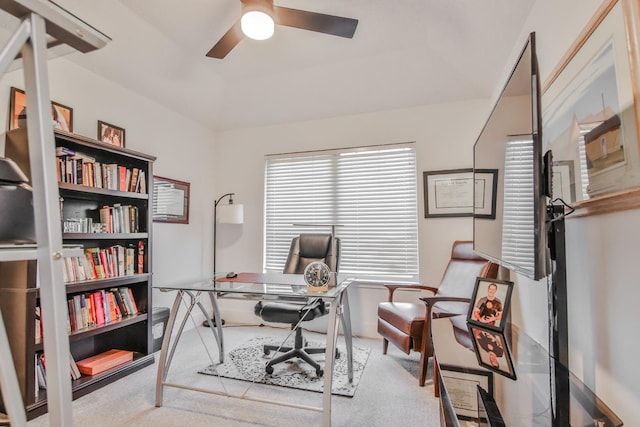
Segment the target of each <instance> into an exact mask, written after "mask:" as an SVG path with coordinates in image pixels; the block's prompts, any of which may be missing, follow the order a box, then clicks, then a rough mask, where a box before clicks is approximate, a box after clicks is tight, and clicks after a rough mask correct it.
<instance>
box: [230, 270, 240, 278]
mask: <svg viewBox="0 0 640 427" xmlns="http://www.w3.org/2000/svg"><path fill="white" fill-rule="evenodd" d="M236 277H238V273H234V272H233V271H230V272H228V273H227V279H234V278H236Z"/></svg>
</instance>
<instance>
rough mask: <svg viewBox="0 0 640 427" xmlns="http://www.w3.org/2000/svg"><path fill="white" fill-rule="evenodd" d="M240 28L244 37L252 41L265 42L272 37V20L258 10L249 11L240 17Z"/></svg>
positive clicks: (273, 25) (269, 16)
mask: <svg viewBox="0 0 640 427" xmlns="http://www.w3.org/2000/svg"><path fill="white" fill-rule="evenodd" d="M240 26H241V28H242V32H243V33H244V35H245V36H247V37H249V38H251V39H254V40H267V39H269V38H271V36H272V35H273V31H274V28H275V23H274V22H273V18H272V17H271V15H269V14H268V13H266V12H263V11H260V10H249V11H247V12H245V13H244V14H243V15H242V19H241V20H240Z"/></svg>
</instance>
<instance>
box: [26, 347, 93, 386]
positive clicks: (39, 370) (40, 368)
mask: <svg viewBox="0 0 640 427" xmlns="http://www.w3.org/2000/svg"><path fill="white" fill-rule="evenodd" d="M35 367H36V381H35V386H36V390H35V391H36V398H37V396H38V391H39V390H46V389H47V361H46V358H45V356H44V352H42V351H39V352H37V353H36V361H35ZM69 373H70V374H71V379H72V380H77V379H79V378H80V377H81V376H82V374H81V373H80V369H79V368H78V365H77V364H76V361H75V359H74V358H73V355H72V354H71V353H69Z"/></svg>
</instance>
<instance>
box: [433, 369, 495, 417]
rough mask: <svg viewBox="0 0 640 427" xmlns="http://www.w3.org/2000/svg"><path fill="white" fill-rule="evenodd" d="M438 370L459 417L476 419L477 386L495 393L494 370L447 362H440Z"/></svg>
mask: <svg viewBox="0 0 640 427" xmlns="http://www.w3.org/2000/svg"><path fill="white" fill-rule="evenodd" d="M438 371H439V372H440V376H441V377H442V380H443V382H444V383H445V384H446V387H447V394H448V395H449V400H450V401H451V404H452V405H453V408H454V410H455V412H456V415H457V416H458V418H459V419H461V420H468V421H473V420H476V419H477V418H478V410H479V408H478V400H477V398H476V390H477V387H482V388H483V389H484V390H487V391H488V392H489V393H490V394H491V395H493V372H489V371H485V370H480V369H470V368H462V367H460V366H454V365H445V364H439V365H438Z"/></svg>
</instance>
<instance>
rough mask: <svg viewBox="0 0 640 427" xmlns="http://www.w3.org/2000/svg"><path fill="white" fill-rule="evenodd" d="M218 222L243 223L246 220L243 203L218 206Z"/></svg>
mask: <svg viewBox="0 0 640 427" xmlns="http://www.w3.org/2000/svg"><path fill="white" fill-rule="evenodd" d="M216 209H217V213H216V222H218V223H221V224H242V223H243V222H244V206H243V205H241V204H236V203H233V204H229V205H221V206H218V207H217V208H216Z"/></svg>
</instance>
